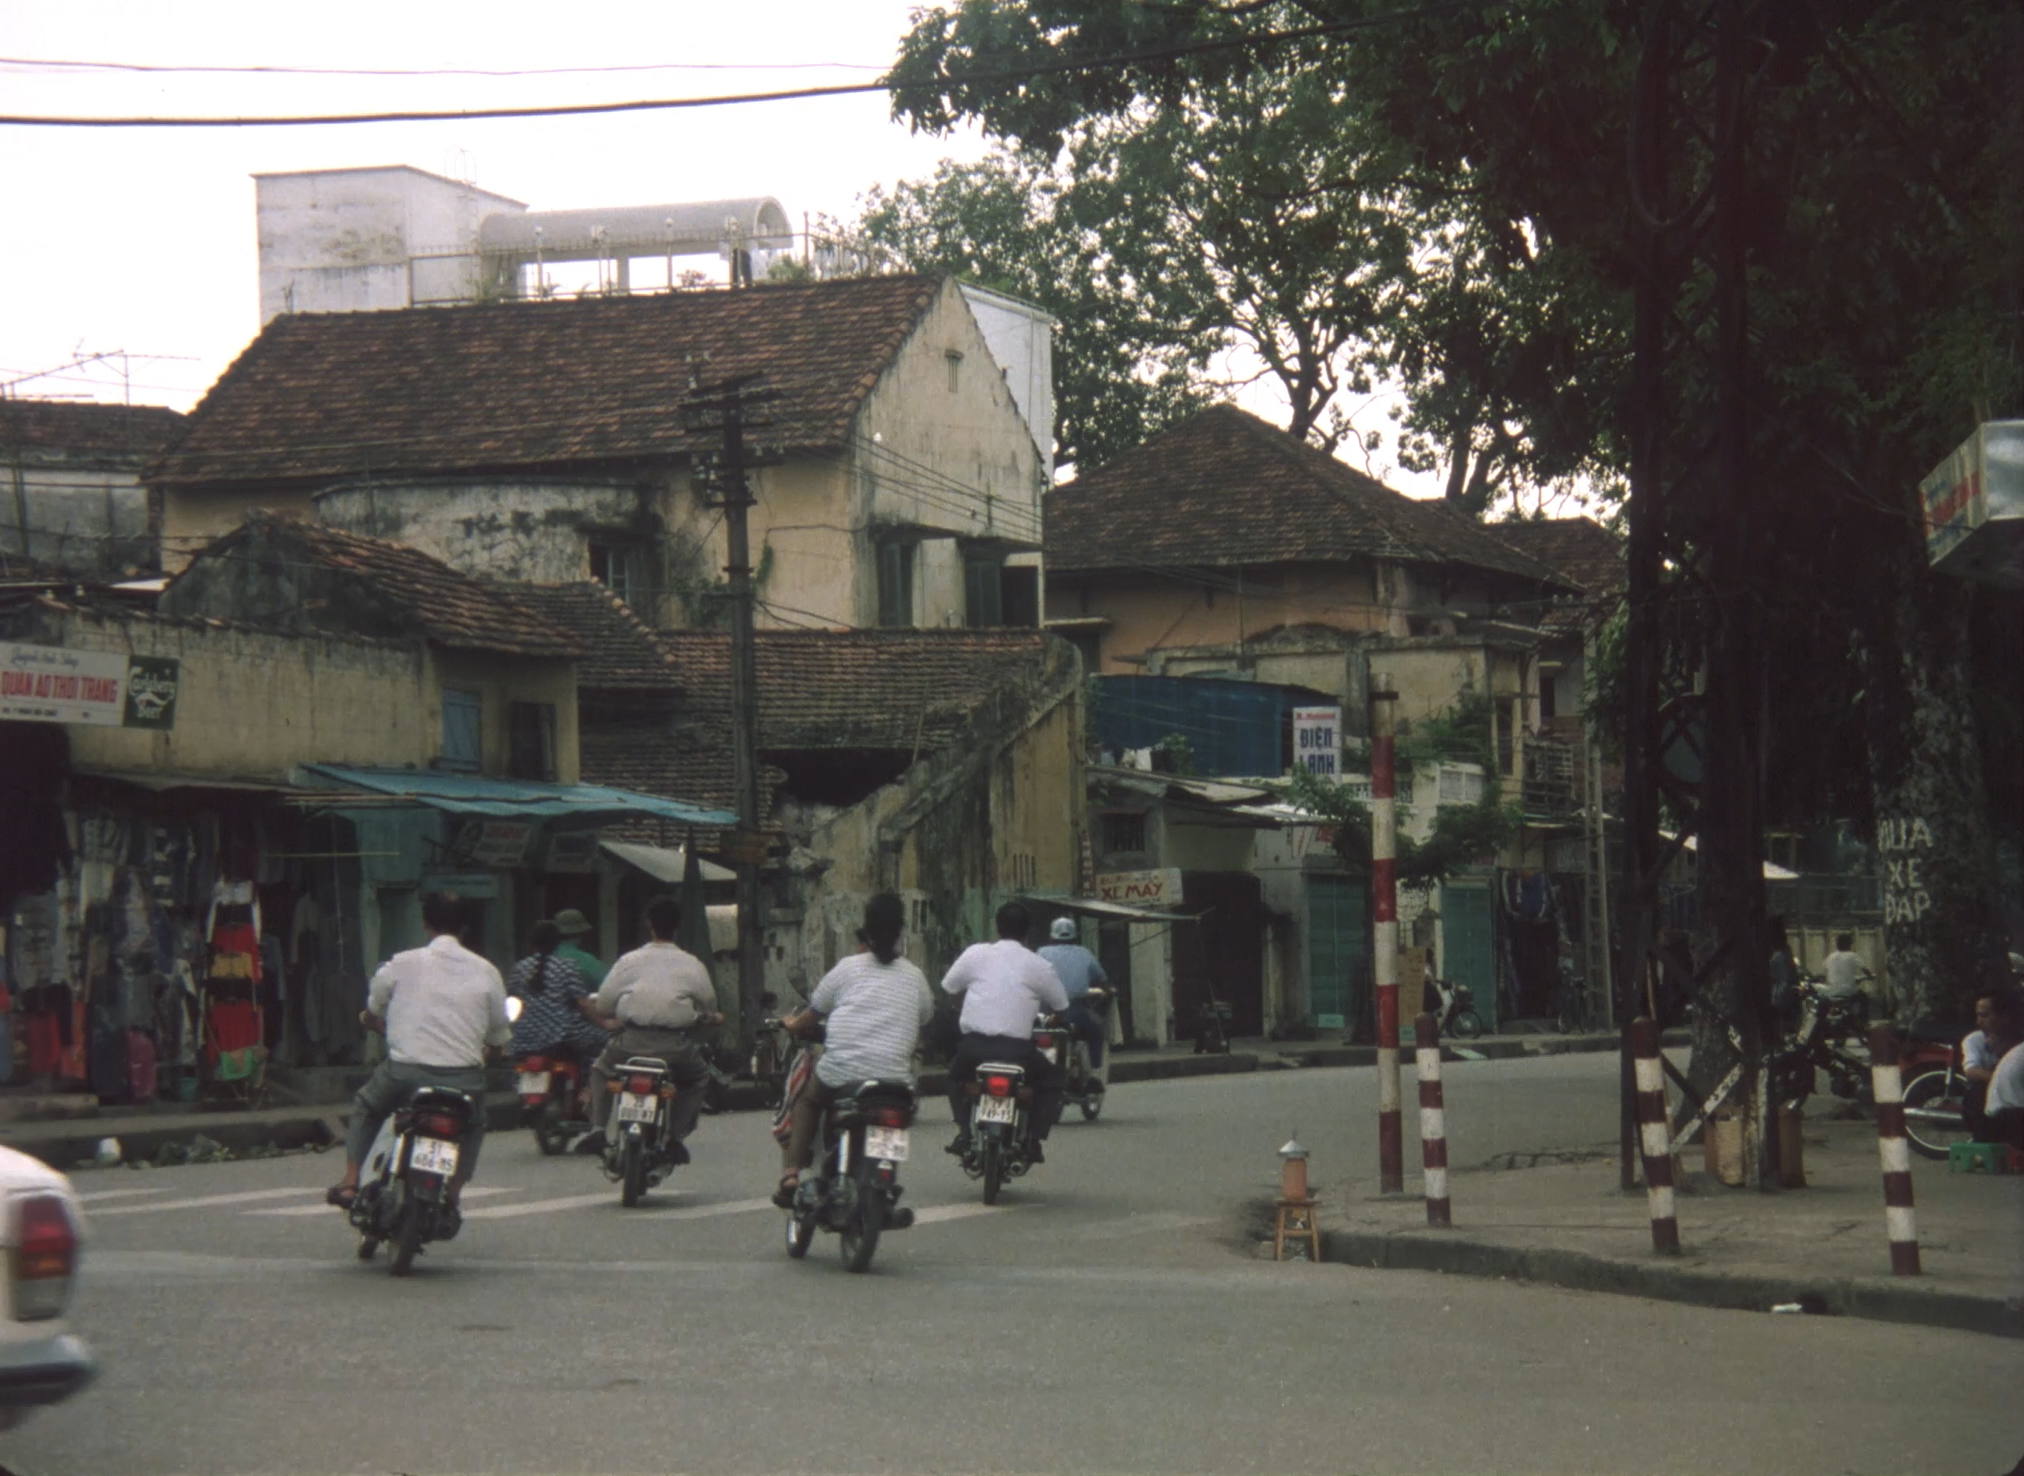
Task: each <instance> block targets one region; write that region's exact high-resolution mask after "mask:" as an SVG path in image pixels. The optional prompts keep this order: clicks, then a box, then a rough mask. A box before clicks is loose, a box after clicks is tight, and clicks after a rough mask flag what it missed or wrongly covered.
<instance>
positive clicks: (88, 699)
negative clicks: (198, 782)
mask: <svg viewBox="0 0 2024 1476" xmlns="http://www.w3.org/2000/svg"><path fill="white" fill-rule="evenodd" d="M179 672H180V668H179V667H178V665H177V663H176V662H175V661H174V660H172V659H166V658H160V657H150V656H129V655H126V654H124V653H122V652H117V651H72V650H68V649H66V648H64V647H62V646H24V645H19V644H15V643H11V642H5V641H0V718H5V719H8V720H10V721H13V722H29V723H81V724H88V725H90V726H92V727H100V728H170V727H174V726H175V721H176V687H177V681H178V676H179Z"/></svg>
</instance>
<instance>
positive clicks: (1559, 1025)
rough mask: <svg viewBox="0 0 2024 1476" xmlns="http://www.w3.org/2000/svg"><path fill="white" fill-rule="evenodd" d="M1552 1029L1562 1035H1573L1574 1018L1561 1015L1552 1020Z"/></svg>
mask: <svg viewBox="0 0 2024 1476" xmlns="http://www.w3.org/2000/svg"><path fill="white" fill-rule="evenodd" d="M1553 1028H1554V1029H1555V1030H1557V1031H1559V1032H1560V1033H1561V1034H1562V1035H1572V1034H1574V1016H1572V1015H1561V1016H1560V1017H1558V1018H1557V1019H1556V1020H1554V1022H1553Z"/></svg>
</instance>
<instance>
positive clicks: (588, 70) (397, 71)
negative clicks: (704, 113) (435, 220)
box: [0, 56, 885, 77]
mask: <svg viewBox="0 0 2024 1476" xmlns="http://www.w3.org/2000/svg"><path fill="white" fill-rule="evenodd" d="M0 67H29V68H41V69H46V70H51V71H91V72H148V73H154V74H157V75H186V74H187V75H228V76H276V77H577V76H592V75H604V74H609V73H616V72H816V71H843V72H883V71H885V67H884V65H883V64H881V63H874V62H635V63H630V64H625V65H619V66H603V67H288V66H242V67H233V66H214V65H191V66H170V65H166V64H160V65H158V64H154V63H148V62H118V61H71V60H65V59H60V58H55V57H34V56H0Z"/></svg>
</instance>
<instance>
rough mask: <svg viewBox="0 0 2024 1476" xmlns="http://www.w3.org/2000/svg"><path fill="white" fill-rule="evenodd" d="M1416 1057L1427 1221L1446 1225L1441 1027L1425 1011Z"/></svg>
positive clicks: (1417, 1027)
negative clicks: (1418, 1073) (1418, 1074)
mask: <svg viewBox="0 0 2024 1476" xmlns="http://www.w3.org/2000/svg"><path fill="white" fill-rule="evenodd" d="M1413 1057H1414V1059H1415V1060H1416V1061H1417V1062H1418V1064H1419V1068H1420V1165H1421V1167H1422V1168H1424V1169H1425V1170H1426V1196H1427V1223H1428V1224H1429V1225H1432V1226H1435V1227H1436V1228H1438V1229H1446V1228H1447V1227H1448V1226H1449V1224H1451V1223H1452V1222H1451V1221H1450V1220H1449V1218H1448V1113H1447V1108H1446V1107H1445V1106H1444V1105H1443V1103H1442V1101H1441V1027H1440V1026H1439V1025H1438V1024H1436V1023H1435V1020H1434V1017H1433V1016H1432V1015H1428V1014H1422V1015H1421V1016H1420V1017H1419V1018H1418V1019H1416V1020H1414V1021H1413Z"/></svg>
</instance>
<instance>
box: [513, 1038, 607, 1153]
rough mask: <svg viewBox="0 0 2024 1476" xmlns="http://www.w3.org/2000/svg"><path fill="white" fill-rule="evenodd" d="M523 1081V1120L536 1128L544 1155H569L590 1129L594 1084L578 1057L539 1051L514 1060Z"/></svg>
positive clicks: (521, 1083)
mask: <svg viewBox="0 0 2024 1476" xmlns="http://www.w3.org/2000/svg"><path fill="white" fill-rule="evenodd" d="M513 1069H514V1071H515V1072H516V1073H517V1075H518V1078H519V1088H520V1120H521V1121H522V1122H524V1123H526V1124H527V1125H528V1126H529V1127H531V1128H533V1129H534V1141H535V1142H536V1143H537V1144H539V1145H540V1148H541V1152H542V1154H543V1155H544V1156H548V1157H553V1156H554V1155H555V1154H558V1153H563V1152H567V1151H568V1148H569V1145H570V1144H571V1143H572V1142H573V1141H575V1140H576V1139H577V1138H578V1137H579V1136H581V1135H582V1134H583V1133H585V1132H587V1131H589V1128H590V1103H589V1100H588V1091H589V1086H590V1083H589V1081H588V1079H587V1077H586V1075H585V1072H584V1067H583V1063H582V1062H581V1061H579V1060H577V1059H576V1057H574V1056H565V1055H551V1054H550V1053H548V1052H546V1051H536V1052H532V1053H530V1054H528V1055H525V1056H521V1057H520V1058H519V1059H517V1060H516V1061H514V1063H513Z"/></svg>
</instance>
